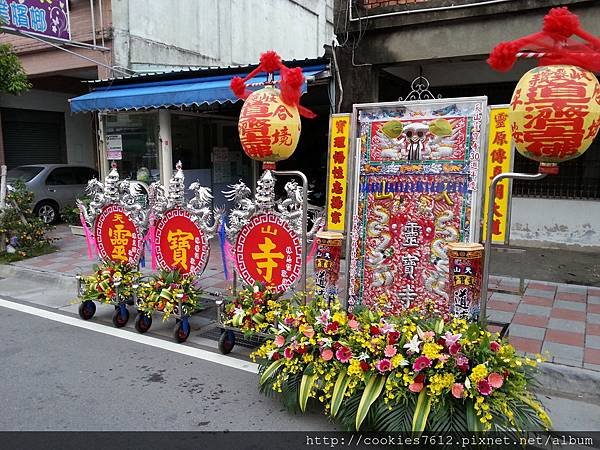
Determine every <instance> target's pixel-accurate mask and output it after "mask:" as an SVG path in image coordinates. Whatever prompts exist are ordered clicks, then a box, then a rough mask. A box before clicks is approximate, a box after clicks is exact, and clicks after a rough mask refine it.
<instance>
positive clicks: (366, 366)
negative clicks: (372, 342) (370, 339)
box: [360, 360, 371, 372]
mask: <svg viewBox="0 0 600 450" xmlns="http://www.w3.org/2000/svg"><path fill="white" fill-rule="evenodd" d="M360 368H361V369H362V371H363V372H367V371H368V370H369V369H370V368H371V366H370V365H369V363H368V362H366V361H365V360H363V361H361V362H360Z"/></svg>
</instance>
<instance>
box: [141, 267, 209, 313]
mask: <svg viewBox="0 0 600 450" xmlns="http://www.w3.org/2000/svg"><path fill="white" fill-rule="evenodd" d="M200 294H202V290H201V289H200V288H199V287H198V285H197V284H196V277H195V275H193V274H181V273H179V271H177V270H173V271H166V270H162V271H160V272H159V273H158V274H156V275H153V276H151V277H149V278H148V279H146V280H143V281H142V282H141V283H140V287H139V290H138V298H139V301H138V309H139V310H140V311H143V312H144V313H146V314H147V315H151V314H152V313H153V312H154V311H161V312H162V313H163V321H164V320H167V319H168V318H169V317H170V316H171V314H173V313H175V314H180V315H182V316H183V315H185V316H189V315H191V314H192V313H194V312H196V311H199V310H200V309H202V308H201V303H200ZM179 301H181V304H182V309H183V311H179V310H178V308H179Z"/></svg>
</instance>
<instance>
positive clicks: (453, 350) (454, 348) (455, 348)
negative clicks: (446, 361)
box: [448, 342, 461, 356]
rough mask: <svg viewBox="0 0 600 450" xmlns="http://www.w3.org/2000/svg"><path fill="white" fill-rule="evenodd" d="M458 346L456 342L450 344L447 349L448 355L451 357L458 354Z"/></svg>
mask: <svg viewBox="0 0 600 450" xmlns="http://www.w3.org/2000/svg"><path fill="white" fill-rule="evenodd" d="M460 348H461V347H460V344H459V343H458V342H456V343H455V344H452V345H451V346H450V348H449V349H448V353H450V354H451V355H452V356H454V355H456V354H457V353H458V352H460Z"/></svg>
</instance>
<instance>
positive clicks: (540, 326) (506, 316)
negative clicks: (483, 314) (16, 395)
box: [14, 225, 600, 371]
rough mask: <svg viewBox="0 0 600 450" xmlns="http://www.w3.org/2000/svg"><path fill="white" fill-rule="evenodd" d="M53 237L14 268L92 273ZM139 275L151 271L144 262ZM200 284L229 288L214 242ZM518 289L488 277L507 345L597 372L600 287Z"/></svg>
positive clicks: (71, 239) (533, 284) (68, 244)
mask: <svg viewBox="0 0 600 450" xmlns="http://www.w3.org/2000/svg"><path fill="white" fill-rule="evenodd" d="M53 236H54V237H56V238H59V240H58V241H57V242H56V244H55V245H56V246H57V247H58V248H59V251H58V252H56V253H52V254H49V255H44V256H39V257H37V258H31V259H28V260H25V261H20V262H17V263H14V265H15V266H18V267H24V268H28V269H33V270H37V271H42V272H50V273H60V274H64V275H75V274H77V273H86V272H89V271H90V270H91V267H92V265H93V264H94V262H95V261H90V260H88V257H87V250H86V248H85V239H84V238H83V237H81V236H74V235H72V234H71V232H70V230H69V228H68V227H67V226H65V225H59V226H58V227H57V229H56V230H55V231H54V232H53ZM148 256H149V254H148V252H147V257H148ZM143 271H144V272H145V273H150V272H151V270H150V268H149V263H148V265H147V266H146V268H145V269H143ZM200 280H201V283H202V286H203V287H204V289H206V290H207V291H209V292H213V293H226V292H227V289H228V288H229V287H230V282H228V281H226V280H225V277H224V274H223V264H222V261H221V253H220V250H219V245H218V242H217V241H216V240H213V241H212V242H211V255H210V258H209V262H208V266H207V268H206V270H205V272H204V273H203V274H202V276H201V277H200ZM518 285H519V280H518V279H515V278H509V277H499V276H491V277H490V290H491V291H492V292H491V295H490V297H489V303H488V313H489V316H490V320H493V321H499V322H509V323H510V324H511V325H510V341H511V343H512V344H513V345H514V346H515V347H516V348H517V349H518V350H520V351H522V352H525V353H539V352H542V353H545V352H547V353H548V356H549V359H550V361H553V362H556V363H560V364H564V365H568V366H574V367H583V368H586V369H592V370H596V371H600V288H595V287H587V286H576V285H570V284H559V283H550V282H542V281H533V280H531V281H529V280H526V284H525V292H524V294H523V295H522V296H521V295H519V294H517V293H516V292H517V291H518ZM496 290H502V291H511V292H515V293H504V292H495V291H496Z"/></svg>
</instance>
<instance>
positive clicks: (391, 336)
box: [388, 331, 400, 345]
mask: <svg viewBox="0 0 600 450" xmlns="http://www.w3.org/2000/svg"><path fill="white" fill-rule="evenodd" d="M398 339H400V333H399V332H398V331H390V332H389V333H388V343H389V344H390V345H394V344H395V343H396V342H398Z"/></svg>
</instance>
